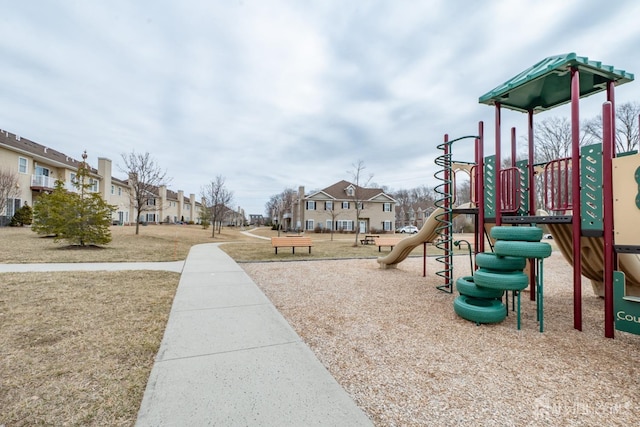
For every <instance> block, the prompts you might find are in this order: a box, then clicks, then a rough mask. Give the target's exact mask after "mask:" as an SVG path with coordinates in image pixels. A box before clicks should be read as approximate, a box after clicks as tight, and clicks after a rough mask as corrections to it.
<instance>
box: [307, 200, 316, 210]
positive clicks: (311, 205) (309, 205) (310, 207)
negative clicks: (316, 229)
mask: <svg viewBox="0 0 640 427" xmlns="http://www.w3.org/2000/svg"><path fill="white" fill-rule="evenodd" d="M307 210H308V211H315V210H316V202H315V201H313V200H309V201H307Z"/></svg>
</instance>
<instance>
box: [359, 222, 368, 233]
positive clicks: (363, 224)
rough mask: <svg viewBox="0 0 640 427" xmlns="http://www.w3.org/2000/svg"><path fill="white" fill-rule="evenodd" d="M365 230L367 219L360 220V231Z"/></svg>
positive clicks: (364, 231) (363, 231)
mask: <svg viewBox="0 0 640 427" xmlns="http://www.w3.org/2000/svg"><path fill="white" fill-rule="evenodd" d="M366 232H367V221H360V233H366Z"/></svg>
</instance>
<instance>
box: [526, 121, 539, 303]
mask: <svg viewBox="0 0 640 427" xmlns="http://www.w3.org/2000/svg"><path fill="white" fill-rule="evenodd" d="M527 119H528V120H527V136H528V143H529V144H528V154H529V156H528V162H527V163H528V166H527V172H528V174H529V188H528V191H529V215H535V214H536V207H535V201H536V198H535V188H536V187H535V185H534V183H533V178H534V174H533V172H534V171H533V110H529V111H528V114H527ZM536 264H537V263H535V262H531V260H530V261H529V287H530V288H531V292H529V299H530V300H531V301H535V300H536V275H537V274H538V273H537V272H536Z"/></svg>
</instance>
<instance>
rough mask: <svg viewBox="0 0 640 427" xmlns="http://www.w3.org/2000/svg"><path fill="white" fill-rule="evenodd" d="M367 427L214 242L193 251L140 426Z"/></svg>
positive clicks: (349, 402)
mask: <svg viewBox="0 0 640 427" xmlns="http://www.w3.org/2000/svg"><path fill="white" fill-rule="evenodd" d="M311 425H313V426H371V425H372V423H371V422H370V420H369V419H368V418H367V417H366V416H365V415H364V413H363V412H362V411H361V410H360V409H359V408H358V407H357V406H356V405H355V403H354V402H353V400H352V399H351V398H350V397H349V395H348V394H347V393H346V392H345V391H344V390H343V389H342V388H341V387H340V385H339V384H338V383H337V382H336V380H335V379H334V378H333V377H332V376H331V375H330V374H329V372H328V371H327V370H326V369H325V368H324V366H323V365H322V364H321V363H320V361H319V360H318V359H317V358H316V357H315V355H314V354H313V352H312V351H311V349H309V347H308V346H307V345H306V344H305V343H304V342H303V341H302V339H301V338H300V337H299V336H298V335H297V334H296V332H295V331H294V330H293V329H292V328H291V326H290V325H289V324H288V323H287V321H286V320H285V319H284V318H283V317H282V315H280V313H279V312H278V311H277V310H276V309H275V307H274V306H273V305H272V304H271V302H270V301H269V300H268V299H267V298H266V296H265V295H264V294H263V293H262V291H261V290H260V289H259V288H258V287H257V285H256V284H255V283H254V282H253V281H252V280H251V278H249V276H248V275H247V274H246V273H245V272H244V270H242V269H241V268H240V267H239V266H238V265H237V264H236V263H235V262H234V261H233V259H231V258H230V257H229V256H228V255H227V254H225V253H224V252H223V251H222V250H220V249H219V248H218V246H217V244H204V245H197V246H194V247H192V248H191V250H190V252H189V256H188V257H187V260H186V261H185V264H184V269H183V271H182V276H181V278H180V283H179V285H178V289H177V291H176V296H175V298H174V301H173V306H172V308H171V313H170V316H169V320H168V323H167V327H166V330H165V333H164V337H163V339H162V343H161V345H160V350H159V351H158V355H157V357H156V361H155V364H154V366H153V369H152V371H151V375H150V377H149V382H148V383H147V388H146V390H145V393H144V398H143V401H142V405H141V407H140V411H139V413H138V420H137V423H136V426H138V427H144V426H311Z"/></svg>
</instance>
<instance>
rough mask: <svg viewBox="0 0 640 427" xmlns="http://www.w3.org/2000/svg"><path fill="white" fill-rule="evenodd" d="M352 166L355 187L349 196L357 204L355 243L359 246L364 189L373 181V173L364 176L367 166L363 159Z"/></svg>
mask: <svg viewBox="0 0 640 427" xmlns="http://www.w3.org/2000/svg"><path fill="white" fill-rule="evenodd" d="M351 166H352V167H353V169H352V170H351V171H350V173H351V178H352V183H353V184H354V188H353V191H351V194H350V195H349V197H350V198H351V200H353V203H354V204H355V205H356V226H355V229H356V240H355V242H354V244H353V245H354V246H358V236H359V234H360V213H361V212H362V209H363V208H364V200H363V195H362V190H363V188H365V187H367V186H368V185H369V182H371V179H372V178H373V175H369V176H368V177H365V176H364V170H365V169H366V166H365V165H364V162H363V161H362V160H358V161H357V162H356V163H353V164H352V165H351Z"/></svg>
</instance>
